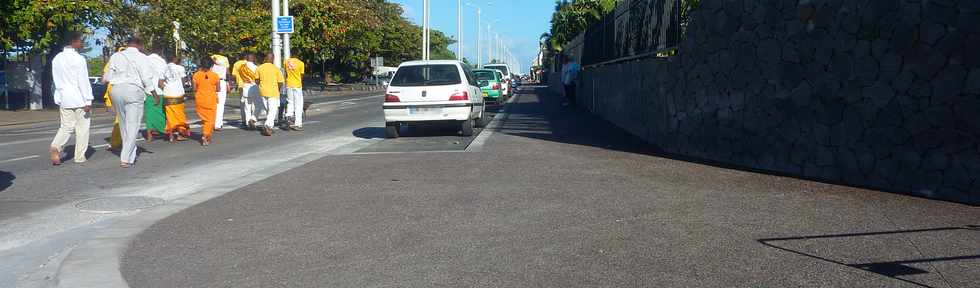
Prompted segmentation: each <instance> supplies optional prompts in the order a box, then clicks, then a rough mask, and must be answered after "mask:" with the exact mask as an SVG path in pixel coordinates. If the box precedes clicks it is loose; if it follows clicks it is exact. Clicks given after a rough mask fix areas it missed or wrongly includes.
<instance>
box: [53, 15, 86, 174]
mask: <svg viewBox="0 0 980 288" xmlns="http://www.w3.org/2000/svg"><path fill="white" fill-rule="evenodd" d="M80 49H82V34H81V33H71V34H70V35H68V45H67V46H65V48H64V50H62V51H61V53H58V55H56V56H55V57H54V60H52V61H51V75H52V80H53V81H54V87H55V91H54V103H55V104H57V105H58V106H60V108H59V110H60V112H61V127H60V128H58V133H57V134H55V136H54V140H53V141H51V164H53V165H55V166H57V165H61V150H62V149H63V148H64V146H65V144H67V143H68V138H69V137H71V135H72V134H73V133H74V134H75V155H74V158H75V163H82V162H85V160H86V159H85V152H87V151H88V135H89V126H90V125H91V123H92V117H91V116H92V115H91V112H92V99H93V97H92V84H91V83H89V80H88V64H87V63H86V61H85V57H83V56H82V55H81V54H79V53H78V50H80Z"/></svg>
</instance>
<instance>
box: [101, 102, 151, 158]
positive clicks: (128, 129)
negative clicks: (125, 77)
mask: <svg viewBox="0 0 980 288" xmlns="http://www.w3.org/2000/svg"><path fill="white" fill-rule="evenodd" d="M144 93H145V92H143V89H141V88H140V87H138V86H136V85H131V84H121V85H112V92H110V93H109V97H111V98H112V106H113V107H115V108H116V116H117V117H119V134H120V136H121V138H122V149H121V150H120V151H119V161H120V162H125V163H130V164H132V163H136V150H137V149H138V147H136V138H137V137H139V136H140V125H141V124H142V123H143V101H144V100H146V94H144Z"/></svg>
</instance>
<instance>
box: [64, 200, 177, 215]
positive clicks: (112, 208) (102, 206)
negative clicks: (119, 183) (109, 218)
mask: <svg viewBox="0 0 980 288" xmlns="http://www.w3.org/2000/svg"><path fill="white" fill-rule="evenodd" d="M163 203H165V201H163V199H160V198H155V197H146V196H114V197H102V198H95V199H89V200H85V201H82V202H78V204H75V208H78V210H82V211H84V212H93V213H115V212H123V211H129V210H139V209H146V208H150V207H153V206H157V205H162V204H163Z"/></svg>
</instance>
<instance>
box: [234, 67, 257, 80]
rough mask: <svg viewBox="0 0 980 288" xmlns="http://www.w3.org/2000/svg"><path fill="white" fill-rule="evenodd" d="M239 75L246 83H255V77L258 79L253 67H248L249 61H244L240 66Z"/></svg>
mask: <svg viewBox="0 0 980 288" xmlns="http://www.w3.org/2000/svg"><path fill="white" fill-rule="evenodd" d="M238 77H242V83H245V84H252V83H255V79H258V75H257V73H256V71H252V69H249V68H248V62H246V63H242V65H241V66H240V67H238Z"/></svg>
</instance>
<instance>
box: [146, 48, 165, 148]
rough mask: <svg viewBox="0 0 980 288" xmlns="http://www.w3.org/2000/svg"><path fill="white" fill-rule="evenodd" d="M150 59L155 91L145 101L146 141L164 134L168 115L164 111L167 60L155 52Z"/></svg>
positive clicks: (148, 141)
mask: <svg viewBox="0 0 980 288" xmlns="http://www.w3.org/2000/svg"><path fill="white" fill-rule="evenodd" d="M147 58H149V59H150V70H152V71H153V83H157V85H155V86H153V91H154V92H155V93H152V94H149V93H148V94H147V95H146V101H145V102H144V103H143V118H145V119H146V143H150V142H153V138H154V137H155V136H156V135H163V134H164V133H165V132H166V130H167V117H166V116H165V115H164V112H163V99H161V98H160V96H161V95H163V88H162V87H163V82H164V80H163V73H164V72H165V71H166V70H167V60H163V57H160V55H159V54H157V53H153V54H150V55H149V56H147Z"/></svg>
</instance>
